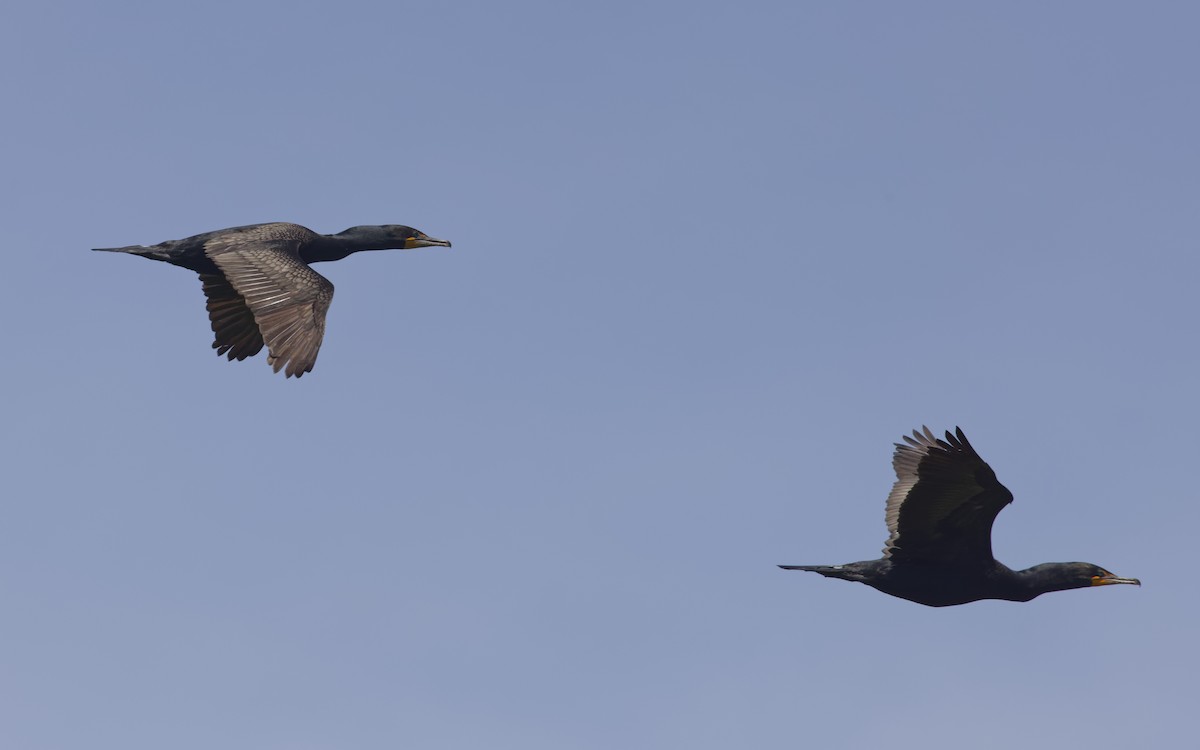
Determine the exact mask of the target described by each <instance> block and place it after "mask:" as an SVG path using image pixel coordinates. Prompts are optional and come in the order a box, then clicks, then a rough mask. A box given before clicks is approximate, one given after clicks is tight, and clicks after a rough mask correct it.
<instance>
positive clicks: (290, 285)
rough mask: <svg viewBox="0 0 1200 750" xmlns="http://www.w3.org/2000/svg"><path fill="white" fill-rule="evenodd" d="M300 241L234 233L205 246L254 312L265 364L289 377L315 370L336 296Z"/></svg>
mask: <svg viewBox="0 0 1200 750" xmlns="http://www.w3.org/2000/svg"><path fill="white" fill-rule="evenodd" d="M298 244H299V243H298V241H297V239H295V238H282V239H261V238H253V239H249V240H247V239H243V238H238V237H234V238H231V239H226V238H216V239H215V240H212V241H210V242H209V243H208V244H207V245H205V253H206V254H207V255H208V257H209V258H211V259H212V261H213V262H214V263H216V265H217V268H219V269H220V270H221V272H222V273H223V274H224V275H225V278H226V279H227V280H228V282H229V283H230V284H231V285H232V286H233V289H234V290H236V291H237V293H238V294H239V295H240V296H241V298H242V299H243V300H244V305H245V307H246V308H247V309H248V310H249V312H250V313H251V314H252V315H253V318H254V321H255V323H256V324H257V330H258V331H259V332H260V334H261V341H265V342H266V345H267V364H269V365H271V367H272V368H274V370H275V372H279V371H280V370H284V371H285V373H286V375H287V377H289V378H290V377H300V376H302V375H303V374H304V373H306V372H310V371H311V370H312V368H313V364H314V363H315V362H316V360H317V352H318V351H319V350H320V348H321V340H322V338H323V337H324V335H325V314H326V313H327V312H328V311H329V304H330V302H331V301H332V300H333V284H331V283H330V282H329V280H328V279H326V278H325V277H324V276H322V275H321V274H319V273H317V272H316V271H314V270H312V269H311V268H309V267H308V265H307V264H305V263H304V261H302V260H301V259H300V255H299V253H298V251H297V248H298ZM259 348H261V343H260V347H259ZM256 351H257V350H256Z"/></svg>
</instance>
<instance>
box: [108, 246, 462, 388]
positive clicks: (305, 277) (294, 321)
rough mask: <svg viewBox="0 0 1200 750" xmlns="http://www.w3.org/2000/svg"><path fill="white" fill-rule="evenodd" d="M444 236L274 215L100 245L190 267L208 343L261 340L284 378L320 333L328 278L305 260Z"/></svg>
mask: <svg viewBox="0 0 1200 750" xmlns="http://www.w3.org/2000/svg"><path fill="white" fill-rule="evenodd" d="M433 245H440V246H442V247H450V243H449V242H447V241H446V240H439V239H434V238H433V237H429V236H428V235H426V234H424V233H422V232H419V231H417V230H416V229H413V228H412V227H406V226H402V225H399V224H388V225H383V226H359V227H351V228H349V229H347V230H346V231H344V232H340V233H338V234H333V235H329V234H317V233H316V232H314V231H312V230H311V229H306V228H305V227H302V226H300V225H299V224H288V223H284V222H275V223H270V224H252V225H249V226H244V227H232V228H230V229H218V230H217V231H214V232H205V233H204V234H197V235H194V236H192V237H187V238H185V239H182V240H169V241H167V242H162V243H160V244H157V245H151V246H148V247H147V246H143V245H129V246H127V247H100V248H95V249H96V250H100V251H104V252H116V253H129V254H131V255H140V256H142V257H143V258H151V259H153V260H161V261H164V262H166V263H171V264H172V265H176V266H182V267H184V268H188V269H191V270H192V271H195V272H196V273H198V274H199V275H200V283H201V285H202V287H203V289H204V296H205V297H206V298H207V300H208V305H207V306H208V317H209V321H210V322H211V323H212V329H213V334H214V335H215V340H214V341H213V348H214V349H216V350H217V354H223V355H226V356H227V357H228V358H229V359H230V360H235V359H237V360H243V359H246V358H247V357H252V356H254V355H255V354H258V352H259V351H261V350H262V348H263V344H264V343H265V344H266V346H267V364H269V365H271V366H272V367H273V368H274V369H275V372H279V371H280V370H284V371H285V373H286V377H292V376H295V377H300V376H301V375H303V374H304V373H306V372H310V371H311V370H312V368H313V364H314V363H315V362H316V360H317V352H318V350H319V349H320V348H321V340H322V338H323V337H324V335H325V313H326V312H327V311H328V310H329V303H330V302H331V301H332V300H333V284H331V283H330V282H329V280H328V279H326V278H325V277H324V276H322V275H321V274H319V273H317V272H316V271H314V270H312V269H311V268H309V264H310V263H319V262H322V261H331V260H341V259H342V258H345V257H346V256H347V255H350V254H351V253H356V252H359V251H362V250H393V249H404V250H408V249H412V248H417V247H428V246H433Z"/></svg>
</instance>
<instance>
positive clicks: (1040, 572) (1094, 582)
mask: <svg viewBox="0 0 1200 750" xmlns="http://www.w3.org/2000/svg"><path fill="white" fill-rule="evenodd" d="M1026 572H1027V573H1032V574H1033V577H1034V578H1035V579H1038V580H1040V581H1042V582H1043V584H1044V585H1045V586H1046V590H1048V591H1061V590H1063V589H1083V588H1087V587H1089V586H1109V585H1111V584H1114V583H1132V584H1133V585H1135V586H1141V585H1142V582H1141V581H1139V580H1138V579H1136V578H1121V577H1120V576H1116V575H1113V574H1112V573H1110V572H1108V571H1107V570H1105V569H1104V568H1102V567H1100V566H1099V565H1092V564H1091V563H1085V562H1069V563H1042V564H1041V565H1035V566H1033V567H1032V568H1030V569H1029V570H1028V571H1026Z"/></svg>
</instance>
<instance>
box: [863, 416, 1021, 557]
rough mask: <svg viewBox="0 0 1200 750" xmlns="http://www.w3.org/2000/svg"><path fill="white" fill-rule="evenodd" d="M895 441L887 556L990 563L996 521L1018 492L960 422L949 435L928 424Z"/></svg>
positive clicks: (888, 509) (885, 547) (888, 511)
mask: <svg viewBox="0 0 1200 750" xmlns="http://www.w3.org/2000/svg"><path fill="white" fill-rule="evenodd" d="M904 441H905V442H904V443H896V452H895V454H894V455H893V457H892V466H893V468H895V470H896V484H895V485H894V486H893V487H892V492H891V494H890V495H888V500H887V527H888V532H889V536H888V540H887V544H886V545H885V546H884V548H883V555H884V557H890V558H892V559H894V560H899V559H904V560H924V561H929V562H937V563H957V562H970V563H986V562H988V561H991V560H993V559H994V558H993V557H992V523H993V522H994V521H995V520H996V516H997V515H998V514H999V513H1000V511H1001V510H1002V509H1003V508H1004V506H1005V505H1008V504H1009V503H1011V502H1012V500H1013V496H1012V493H1011V492H1009V491H1008V489H1007V488H1006V487H1005V486H1004V485H1002V484H1000V482H999V481H998V480H997V479H996V474H995V472H993V471H992V468H991V467H990V466H988V465H987V463H985V462H984V460H983V459H982V458H980V457H979V454H978V453H976V452H975V449H974V448H972V447H971V444H970V443H969V442H967V436H966V435H964V434H963V431H962V430H961V429H960V428H955V434H953V435H951V434H950V433H949V432H946V439H945V440H939V439H937V438H935V437H934V436H933V433H932V432H931V431H930V430H929V428H928V427H925V428H923V432H917V431H916V430H914V431H913V437H911V438H910V437H908V436H907V435H906V436H904Z"/></svg>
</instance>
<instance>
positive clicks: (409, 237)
mask: <svg viewBox="0 0 1200 750" xmlns="http://www.w3.org/2000/svg"><path fill="white" fill-rule="evenodd" d="M337 236H338V238H339V239H342V240H345V241H348V242H351V243H353V244H355V245H358V246H360V247H363V248H368V249H372V250H412V249H413V248H417V247H433V246H439V247H450V243H449V241H447V240H439V239H437V238H435V237H430V236H429V235H427V234H425V233H424V232H422V231H420V230H417V229H413V228H412V227H406V226H404V225H403V224H384V225H382V226H359V227H350V228H349V229H347V230H346V231H344V232H339V233H338V234H337Z"/></svg>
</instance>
